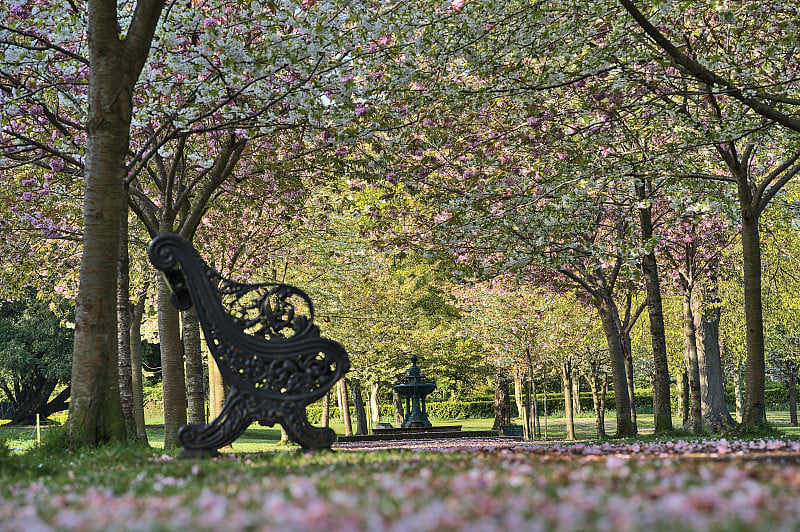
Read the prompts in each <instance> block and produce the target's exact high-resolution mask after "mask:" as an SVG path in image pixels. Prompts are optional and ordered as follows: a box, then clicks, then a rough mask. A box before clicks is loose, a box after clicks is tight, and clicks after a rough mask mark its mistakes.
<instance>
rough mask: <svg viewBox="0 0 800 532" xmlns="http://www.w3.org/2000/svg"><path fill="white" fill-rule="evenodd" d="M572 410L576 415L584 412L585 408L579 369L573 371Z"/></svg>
mask: <svg viewBox="0 0 800 532" xmlns="http://www.w3.org/2000/svg"><path fill="white" fill-rule="evenodd" d="M572 412H573V413H574V414H575V415H578V414H580V413H581V412H583V408H581V374H580V371H578V370H577V369H575V370H573V372H572Z"/></svg>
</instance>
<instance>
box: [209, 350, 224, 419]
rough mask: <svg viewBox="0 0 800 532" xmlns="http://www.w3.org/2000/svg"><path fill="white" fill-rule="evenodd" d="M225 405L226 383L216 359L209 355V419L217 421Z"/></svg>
mask: <svg viewBox="0 0 800 532" xmlns="http://www.w3.org/2000/svg"><path fill="white" fill-rule="evenodd" d="M224 404H225V382H224V381H223V380H222V372H221V371H220V370H219V366H218V365H217V361H216V359H214V356H213V355H211V354H210V353H209V355H208V417H209V418H210V419H216V417H217V416H218V415H219V413H220V412H221V411H222V405H224Z"/></svg>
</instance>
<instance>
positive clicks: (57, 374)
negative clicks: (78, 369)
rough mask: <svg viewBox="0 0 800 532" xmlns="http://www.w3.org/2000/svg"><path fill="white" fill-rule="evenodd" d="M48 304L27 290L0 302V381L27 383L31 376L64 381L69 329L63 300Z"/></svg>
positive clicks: (67, 308)
mask: <svg viewBox="0 0 800 532" xmlns="http://www.w3.org/2000/svg"><path fill="white" fill-rule="evenodd" d="M52 307H53V308H51V305H49V304H48V303H47V302H45V301H42V300H40V299H38V298H37V297H35V295H34V294H33V293H31V292H29V293H28V294H27V297H25V298H24V299H18V300H12V301H3V302H0V372H2V373H0V375H2V376H3V377H4V378H3V379H0V381H1V380H17V381H19V382H20V383H23V384H24V383H27V382H29V380H30V379H31V378H32V377H34V376H35V375H41V376H42V377H44V378H46V379H48V380H54V381H58V382H62V383H65V382H67V381H69V378H70V373H71V371H72V338H73V332H74V331H73V329H70V328H68V327H65V326H64V325H63V320H65V319H67V320H68V319H71V318H72V312H73V311H72V308H71V307H70V305H69V303H67V302H66V301H61V302H59V303H54V304H53V305H52Z"/></svg>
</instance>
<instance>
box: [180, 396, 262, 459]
mask: <svg viewBox="0 0 800 532" xmlns="http://www.w3.org/2000/svg"><path fill="white" fill-rule="evenodd" d="M248 399H249V397H248V396H247V394H245V393H243V392H241V391H240V390H239V389H238V388H236V387H234V386H231V388H230V392H229V393H228V398H227V399H226V400H225V404H224V405H223V407H222V411H221V412H220V413H219V415H218V416H217V417H216V419H214V420H213V421H212V422H211V423H208V424H206V425H184V426H182V427H181V428H180V429H178V441H180V442H181V445H183V451H181V453H180V455H179V456H180V457H181V458H196V457H206V456H219V452H217V449H219V448H221V447H225V446H227V445H230V444H231V443H233V441H234V440H235V439H236V438H238V437H239V436H241V435H242V433H243V432H244V431H245V430H247V427H249V426H250V424H251V423H252V422H253V421H254V420H255V419H256V418H255V416H254V414H255V412H254V411H253V410H252V401H248ZM248 402H249V403H250V404H248Z"/></svg>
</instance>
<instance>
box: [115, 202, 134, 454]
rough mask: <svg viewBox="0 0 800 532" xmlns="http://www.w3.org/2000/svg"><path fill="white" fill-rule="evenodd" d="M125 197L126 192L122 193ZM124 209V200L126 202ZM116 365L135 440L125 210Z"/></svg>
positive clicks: (126, 416) (121, 232) (127, 428)
mask: <svg viewBox="0 0 800 532" xmlns="http://www.w3.org/2000/svg"><path fill="white" fill-rule="evenodd" d="M125 196H126V197H127V190H126V191H125ZM125 206H126V207H127V201H126V202H125ZM117 270H118V271H117V345H118V347H117V363H118V368H119V369H118V371H119V399H120V405H121V406H122V415H123V418H124V419H125V431H126V432H127V437H128V438H129V439H132V440H135V439H136V438H137V433H136V418H135V416H134V399H133V374H132V371H133V369H132V364H131V301H130V288H131V287H130V262H129V257H128V210H127V208H126V209H125V210H124V212H123V213H122V215H121V216H120V224H119V261H118V267H117Z"/></svg>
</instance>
